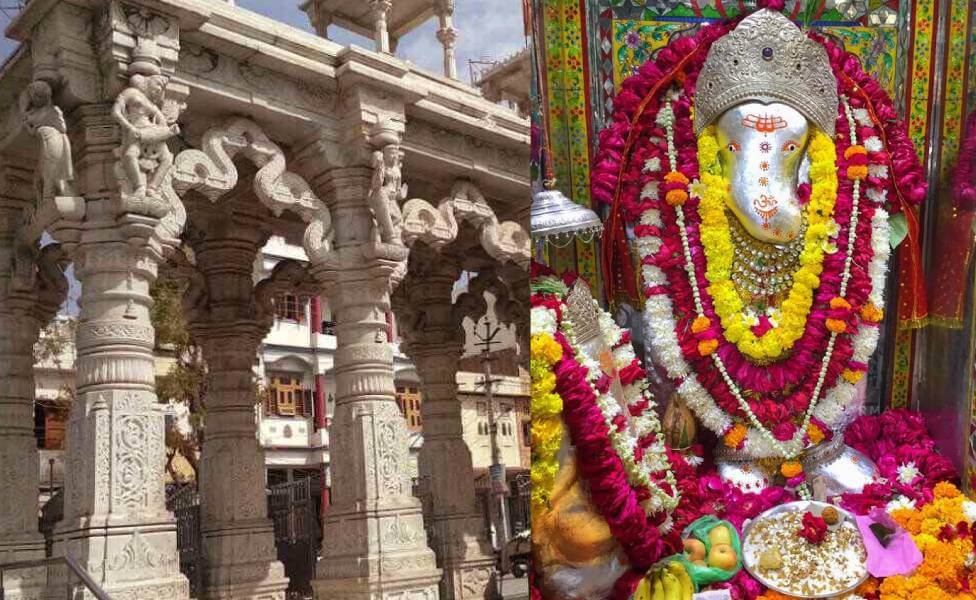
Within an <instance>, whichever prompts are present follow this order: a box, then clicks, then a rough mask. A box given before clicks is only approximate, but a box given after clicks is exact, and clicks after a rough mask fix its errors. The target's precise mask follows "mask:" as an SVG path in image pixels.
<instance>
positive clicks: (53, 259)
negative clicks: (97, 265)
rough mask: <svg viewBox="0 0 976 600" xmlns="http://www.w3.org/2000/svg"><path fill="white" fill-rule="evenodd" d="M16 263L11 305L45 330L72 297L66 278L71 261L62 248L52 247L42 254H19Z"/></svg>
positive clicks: (42, 250) (44, 248) (50, 245)
mask: <svg viewBox="0 0 976 600" xmlns="http://www.w3.org/2000/svg"><path fill="white" fill-rule="evenodd" d="M14 261H15V263H14V264H15V271H14V277H13V279H12V280H11V284H12V285H11V288H12V289H11V293H10V296H9V297H8V298H7V303H8V305H9V306H10V307H11V308H13V309H14V311H16V312H20V313H22V314H25V315H29V316H30V317H31V318H33V319H35V320H36V321H37V322H38V323H40V324H41V325H42V326H43V325H45V324H46V323H47V322H48V321H50V320H51V319H52V318H53V317H54V314H55V313H56V312H57V311H58V308H59V307H60V306H61V304H62V303H63V302H64V300H65V298H67V296H68V279H67V278H66V277H65V276H64V269H65V268H66V267H67V265H68V262H69V261H68V257H67V255H66V254H65V252H64V250H63V249H62V248H61V246H60V245H58V244H48V245H47V246H45V247H43V248H41V249H40V250H39V251H34V252H18V253H17V254H16V255H15V258H14Z"/></svg>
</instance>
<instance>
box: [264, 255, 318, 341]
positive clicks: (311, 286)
mask: <svg viewBox="0 0 976 600" xmlns="http://www.w3.org/2000/svg"><path fill="white" fill-rule="evenodd" d="M284 292H290V293H300V294H308V295H313V294H317V293H318V292H319V288H318V286H317V284H316V283H315V279H314V278H313V277H312V276H311V274H309V272H308V269H307V268H306V267H305V266H304V265H302V264H301V263H300V262H298V261H294V260H282V261H280V262H278V264H276V265H275V267H274V270H272V271H271V274H270V275H269V276H268V277H266V278H265V279H263V280H262V281H261V282H260V283H258V284H257V285H256V286H254V305H255V312H256V317H257V320H258V322H259V323H261V324H262V325H264V326H265V327H271V325H272V324H273V323H274V318H275V311H274V299H275V298H276V297H277V296H279V295H280V294H282V293H284Z"/></svg>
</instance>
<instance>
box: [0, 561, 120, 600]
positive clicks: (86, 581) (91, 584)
mask: <svg viewBox="0 0 976 600" xmlns="http://www.w3.org/2000/svg"><path fill="white" fill-rule="evenodd" d="M62 563H63V564H64V565H65V566H67V567H68V571H69V572H70V573H73V574H74V576H75V577H77V578H78V581H80V582H81V583H82V585H84V586H85V587H86V588H87V589H88V591H89V592H90V593H91V594H92V596H94V597H95V599H96V600H112V599H111V598H110V597H109V595H108V594H106V593H105V590H103V589H102V588H101V587H99V585H98V584H97V583H95V580H94V579H92V578H91V575H89V574H88V571H86V570H84V569H82V568H81V567H80V566H79V565H78V563H77V562H75V560H74V559H73V558H71V557H70V556H55V557H52V558H38V559H34V560H20V561H16V562H10V563H3V564H0V600H3V598H4V595H5V593H4V575H5V574H6V573H7V572H8V571H20V570H24V569H38V568H40V567H52V566H57V565H60V564H62ZM47 572H48V574H50V569H48V571H47ZM66 575H67V577H65V587H66V588H67V596H66V597H67V598H71V597H72V596H73V594H72V589H73V588H74V586H75V581H74V580H73V579H72V577H71V575H70V574H67V573H66Z"/></svg>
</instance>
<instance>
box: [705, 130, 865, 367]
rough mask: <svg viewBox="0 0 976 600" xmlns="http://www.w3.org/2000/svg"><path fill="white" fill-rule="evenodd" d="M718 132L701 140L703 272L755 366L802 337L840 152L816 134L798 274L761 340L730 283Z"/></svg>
mask: <svg viewBox="0 0 976 600" xmlns="http://www.w3.org/2000/svg"><path fill="white" fill-rule="evenodd" d="M715 131H716V130H715V127H714V126H709V127H706V128H705V129H704V131H702V133H701V135H700V136H699V138H698V161H699V165H700V168H701V180H702V183H703V184H704V185H705V187H706V191H705V193H704V195H703V196H702V199H701V203H700V204H699V205H698V213H699V215H701V243H702V247H703V248H704V250H705V256H706V257H707V259H708V268H707V269H706V270H705V277H706V278H707V279H708V282H709V285H708V287H707V291H708V293H709V294H710V295H711V297H712V302H713V304H714V307H715V313H716V314H717V315H718V316H719V318H720V319H721V321H722V326H723V328H724V332H723V333H724V335H725V339H727V340H728V341H730V342H732V343H734V344H735V345H736V346H737V347H738V348H739V350H741V351H742V352H743V353H744V354H745V355H747V356H749V357H750V358H752V359H754V360H756V361H769V360H775V359H777V358H780V357H781V356H783V354H784V353H785V352H786V351H788V350H790V349H791V348H792V347H793V344H794V343H795V342H796V341H797V340H798V339H800V336H802V335H803V332H804V329H805V328H806V324H807V315H808V314H809V313H810V307H811V306H812V304H813V296H814V290H816V289H817V287H818V286H819V285H820V273H821V271H823V256H824V246H825V243H826V241H827V239H828V236H829V233H830V225H832V224H833V213H834V202H835V200H836V198H837V172H836V168H835V166H834V163H835V162H836V160H837V153H836V150H835V147H834V142H833V140H831V139H830V136H828V135H827V134H826V133H823V132H822V131H820V130H819V129H816V130H813V133H812V135H811V138H810V144H809V148H808V149H807V154H808V156H809V157H810V180H811V181H812V182H813V185H812V188H811V190H810V199H809V202H808V203H807V206H806V209H805V214H806V219H807V223H808V225H807V229H806V234H805V236H804V244H803V251H802V252H801V254H800V265H799V269H798V270H797V271H796V272H795V273H794V274H793V285H792V286H791V288H790V292H789V294H788V295H787V297H786V299H785V300H783V302H782V305H781V306H780V313H781V317H780V324H779V326H777V327H773V328H771V329H769V330H768V331H767V332H765V333H764V334H762V335H761V336H757V335H755V334H754V333H753V331H752V329H751V327H750V326H751V323H750V322H749V317H748V316H747V315H746V314H745V303H744V302H743V301H742V298H741V297H740V296H739V293H738V291H737V290H736V288H735V285H734V284H733V283H732V277H731V275H732V260H733V257H734V255H735V248H734V246H733V244H732V233H731V228H730V226H729V221H728V214H727V211H726V209H727V207H728V206H729V204H730V202H729V199H728V195H729V182H728V180H727V179H725V178H724V177H723V176H722V174H721V166H720V164H719V160H718V150H719V145H718V139H717V137H716V133H715ZM852 147H853V146H852ZM848 150H850V148H848ZM828 327H829V320H828ZM832 331H833V330H832Z"/></svg>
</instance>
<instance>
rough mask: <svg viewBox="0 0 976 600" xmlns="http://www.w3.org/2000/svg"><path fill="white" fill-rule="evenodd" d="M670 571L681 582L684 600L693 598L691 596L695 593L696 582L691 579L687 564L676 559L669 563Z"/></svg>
mask: <svg viewBox="0 0 976 600" xmlns="http://www.w3.org/2000/svg"><path fill="white" fill-rule="evenodd" d="M668 571H669V572H670V573H672V574H673V575H674V576H675V577H676V578H677V579H678V582H679V583H681V596H680V598H681V599H682V600H691V597H692V596H693V595H694V593H695V584H694V583H692V581H691V576H690V575H688V570H687V569H685V566H684V565H683V564H681V563H679V562H678V561H676V560H673V561H671V562H669V563H668Z"/></svg>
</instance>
